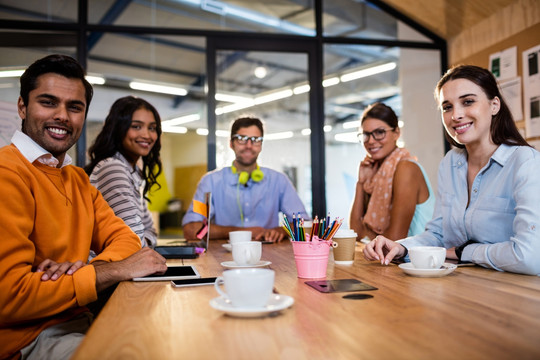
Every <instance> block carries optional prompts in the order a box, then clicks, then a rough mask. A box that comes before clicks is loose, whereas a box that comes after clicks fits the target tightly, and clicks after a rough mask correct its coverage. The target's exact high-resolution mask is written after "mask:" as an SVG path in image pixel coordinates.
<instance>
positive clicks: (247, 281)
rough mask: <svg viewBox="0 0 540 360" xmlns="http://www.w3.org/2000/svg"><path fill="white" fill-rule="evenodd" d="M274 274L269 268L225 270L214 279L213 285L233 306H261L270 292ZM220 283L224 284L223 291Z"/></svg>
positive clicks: (268, 297)
mask: <svg viewBox="0 0 540 360" xmlns="http://www.w3.org/2000/svg"><path fill="white" fill-rule="evenodd" d="M274 276H275V273H274V270H270V269H234V270H227V271H224V272H223V276H220V277H218V278H217V279H216V282H215V283H214V287H215V289H216V291H217V292H218V293H219V294H220V295H221V296H222V297H224V298H225V299H226V300H228V301H230V302H231V304H232V306H234V307H249V308H254V307H263V306H265V305H266V304H267V303H268V300H269V299H270V295H271V294H272V289H273V288H274ZM221 284H225V291H223V290H221V288H220V285H221Z"/></svg>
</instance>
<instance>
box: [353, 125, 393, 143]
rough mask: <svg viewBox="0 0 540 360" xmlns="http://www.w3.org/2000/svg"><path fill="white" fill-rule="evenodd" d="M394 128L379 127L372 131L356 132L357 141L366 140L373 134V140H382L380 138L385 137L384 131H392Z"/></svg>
mask: <svg viewBox="0 0 540 360" xmlns="http://www.w3.org/2000/svg"><path fill="white" fill-rule="evenodd" d="M394 130H395V128H387V129H383V128H379V129H375V130H373V131H364V132H359V133H358V134H357V136H358V141H360V142H368V141H369V137H370V136H373V139H374V140H377V141H379V140H382V139H384V138H385V137H386V133H387V132H388V131H394Z"/></svg>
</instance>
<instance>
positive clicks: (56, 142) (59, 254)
mask: <svg viewBox="0 0 540 360" xmlns="http://www.w3.org/2000/svg"><path fill="white" fill-rule="evenodd" d="M84 75H85V73H84V70H83V69H82V67H81V66H80V65H79V64H78V63H77V62H76V61H75V60H74V59H72V58H70V57H68V56H62V55H50V56H47V57H45V58H42V59H40V60H37V61H36V62H35V63H34V64H32V65H31V66H30V67H29V68H28V69H27V70H26V71H25V73H24V74H23V75H22V77H21V92H20V95H21V96H20V98H19V100H18V111H19V115H20V117H21V119H22V132H19V131H18V132H16V133H15V135H14V136H13V138H12V143H11V145H8V146H5V147H3V148H2V149H0V199H1V200H0V214H2V215H1V216H0V229H2V236H1V238H0V259H1V260H0V358H1V359H4V358H20V357H21V356H24V357H25V358H26V357H28V358H44V357H46V358H50V359H62V358H69V357H70V356H71V355H72V354H73V351H74V350H75V349H76V348H77V346H78V344H79V343H80V341H81V340H82V338H83V336H84V333H85V332H86V330H87V329H88V327H89V325H90V322H91V320H92V315H91V314H90V313H89V312H88V309H87V308H86V306H85V305H87V304H89V303H91V302H93V301H95V300H96V299H97V297H98V293H99V292H100V291H102V290H104V289H106V288H107V287H109V286H111V285H113V284H116V283H118V282H119V281H123V280H129V279H132V278H134V277H139V276H146V275H149V274H153V273H157V272H164V271H165V270H166V265H165V259H164V258H163V257H161V256H160V255H159V254H158V253H156V252H155V251H153V250H151V249H149V248H145V249H142V250H141V245H140V240H139V239H138V237H137V236H136V235H135V233H133V231H131V229H130V228H129V227H128V226H127V225H125V224H124V222H123V221H122V220H121V219H120V218H118V217H116V216H115V215H114V212H113V211H112V209H111V208H110V207H109V205H108V204H107V202H106V201H105V200H104V199H103V198H102V196H101V194H100V193H99V192H98V191H97V190H96V189H95V188H94V187H93V186H92V185H90V182H89V181H88V177H87V175H86V174H85V172H84V171H83V170H82V169H80V168H77V167H75V166H72V165H70V164H71V158H70V157H69V155H67V154H66V152H67V151H68V149H69V148H71V146H73V144H75V142H76V141H77V139H78V138H79V136H80V134H81V132H82V130H83V125H84V121H85V118H86V115H87V113H88V106H89V104H90V100H91V99H92V95H93V91H92V86H91V85H90V84H89V83H88V82H87V81H86V79H85V78H84ZM90 249H92V250H94V251H95V252H96V253H97V254H98V256H97V257H95V258H94V259H93V260H92V262H91V263H90V264H86V261H87V259H88V254H89V251H90Z"/></svg>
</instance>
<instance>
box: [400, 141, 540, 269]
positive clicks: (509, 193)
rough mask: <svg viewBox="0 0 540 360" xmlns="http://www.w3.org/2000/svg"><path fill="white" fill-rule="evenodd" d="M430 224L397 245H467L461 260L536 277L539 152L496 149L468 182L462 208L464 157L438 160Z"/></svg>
mask: <svg viewBox="0 0 540 360" xmlns="http://www.w3.org/2000/svg"><path fill="white" fill-rule="evenodd" d="M438 179H439V185H438V192H437V200H436V204H435V211H434V214H433V219H432V220H431V221H430V222H429V223H428V224H427V225H426V231H425V232H424V233H422V234H420V235H417V236H413V237H409V238H406V239H404V240H401V241H400V243H401V244H402V245H404V246H405V247H406V248H411V247H412V246H418V245H432V246H443V247H446V248H451V247H454V246H459V245H462V244H463V243H465V242H467V241H468V240H475V241H477V242H478V244H471V245H468V246H467V247H465V249H464V251H463V253H462V256H461V260H462V261H470V262H473V263H476V264H478V265H481V266H484V267H488V268H493V269H496V270H500V271H510V272H516V273H522V274H531V275H540V153H539V152H538V151H536V150H534V149H533V148H530V147H527V146H508V145H500V146H499V147H498V148H497V150H496V151H495V153H493V155H492V156H491V158H490V160H489V162H488V163H487V165H486V166H484V167H483V168H482V169H481V170H480V172H479V173H478V175H476V178H475V179H474V181H473V184H472V187H471V194H470V201H469V205H468V206H467V199H468V187H467V153H466V151H465V150H464V149H454V150H451V151H450V152H448V154H447V155H446V156H445V157H444V159H443V160H442V161H441V164H440V166H439V174H438Z"/></svg>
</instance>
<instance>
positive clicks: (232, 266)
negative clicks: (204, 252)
mask: <svg viewBox="0 0 540 360" xmlns="http://www.w3.org/2000/svg"><path fill="white" fill-rule="evenodd" d="M271 263H272V262H271V261H264V260H261V261H259V262H258V263H256V264H253V265H238V264H237V263H235V262H234V261H224V262H222V263H221V266H223V267H226V268H229V269H241V268H256V267H264V266H268V265H270V264H271Z"/></svg>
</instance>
